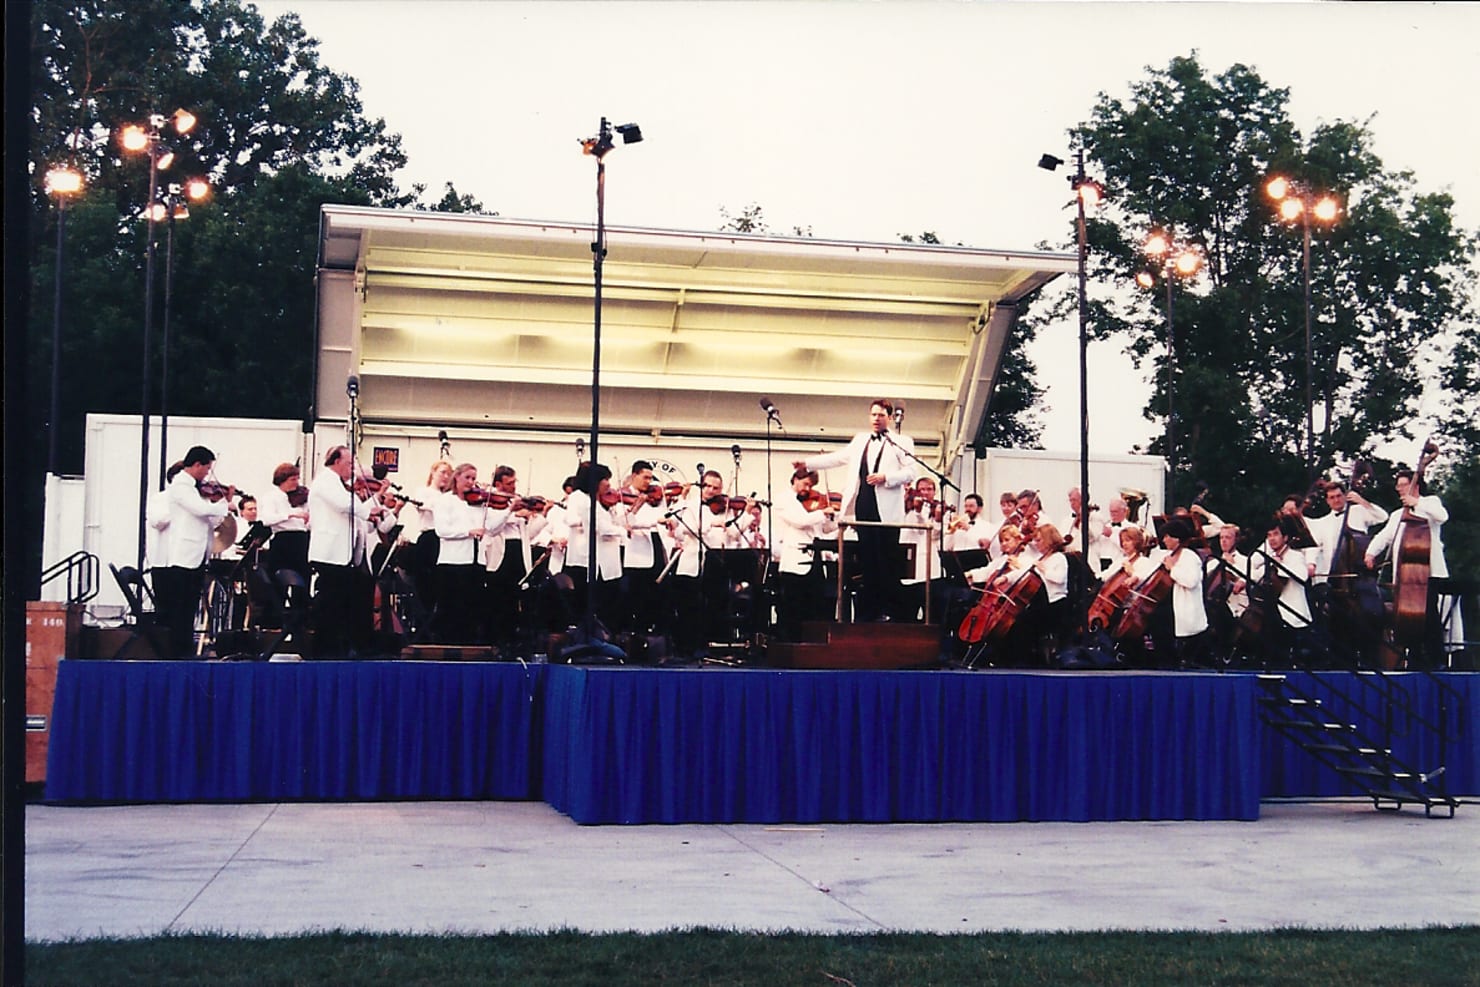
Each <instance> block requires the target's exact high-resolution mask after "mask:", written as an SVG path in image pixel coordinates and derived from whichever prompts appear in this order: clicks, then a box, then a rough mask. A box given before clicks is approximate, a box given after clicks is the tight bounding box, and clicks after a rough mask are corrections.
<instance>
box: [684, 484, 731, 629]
mask: <svg viewBox="0 0 1480 987" xmlns="http://www.w3.org/2000/svg"><path fill="white" fill-rule="evenodd" d="M729 529H730V525H729V498H728V497H726V496H725V481H724V477H722V476H720V475H719V473H718V472H716V471H715V470H705V471H704V474H703V475H702V476H701V477H700V488H699V489H698V490H697V491H695V490H690V491H689V493H688V496H687V497H686V498H685V500H684V505H683V510H682V511H681V512H680V513H679V514H678V515H677V516H676V517H675V519H674V528H673V531H674V537H675V538H676V539H677V541H678V548H677V551H679V552H680V553H681V554H680V555H679V559H678V562H677V564H676V567H675V569H674V571H673V593H674V609H675V623H674V646H675V647H676V648H677V649H678V653H679V655H680V656H681V657H685V658H687V657H703V653H704V651H705V649H706V645H707V643H708V642H710V641H717V640H720V639H722V638H723V637H725V632H726V630H727V627H726V617H727V615H728V613H729V609H730V583H729V573H727V572H726V571H725V566H724V562H723V558H722V557H721V556H714V555H711V553H712V552H716V551H723V550H724V549H725V548H726V547H728V545H729Z"/></svg>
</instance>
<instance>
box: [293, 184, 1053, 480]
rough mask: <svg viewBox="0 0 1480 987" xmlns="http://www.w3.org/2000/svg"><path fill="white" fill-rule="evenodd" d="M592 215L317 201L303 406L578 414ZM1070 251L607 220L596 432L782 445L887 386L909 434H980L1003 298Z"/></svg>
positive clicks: (832, 427)
mask: <svg viewBox="0 0 1480 987" xmlns="http://www.w3.org/2000/svg"><path fill="white" fill-rule="evenodd" d="M594 240H595V230H594V227H592V226H590V225H583V224H570V223H553V222H532V221H527V220H510V219H502V218H499V217H490V216H474V215H467V214H458V213H432V212H413V211H397V210H386V209H373V208H364V207H354V206H338V205H328V206H325V207H324V208H323V213H322V221H321V233H320V244H319V250H320V256H319V267H320V286H319V292H320V298H319V362H318V381H317V394H318V409H317V415H318V417H319V418H321V419H322V418H336V417H338V418H342V417H344V415H345V414H346V413H347V401H346V398H345V395H344V391H345V387H344V383H345V378H346V376H347V375H348V374H356V375H358V377H359V379H360V381H361V390H360V401H361V406H360V407H361V414H362V416H363V417H364V418H365V420H367V421H381V422H398V423H407V424H416V423H425V424H428V425H439V426H444V427H445V426H448V425H459V426H472V425H479V426H495V427H513V428H519V429H542V428H550V429H558V430H563V431H577V432H579V431H580V430H581V429H583V428H588V427H589V424H590V419H591V379H592V338H593V325H594V304H593V300H594V270H593V257H592V243H593V241H594ZM1074 269H1075V258H1074V255H1073V254H1062V253H1044V252H1035V251H1006V250H983V249H976V248H967V247H944V246H933V245H919V244H905V243H892V244H882V243H849V242H840V241H833V240H819V239H812V238H798V237H772V236H753V235H741V234H734V233H701V232H681V231H672V230H656V229H637V228H620V227H609V228H608V230H607V255H606V259H605V262H604V264H603V271H602V308H601V391H602V394H601V431H602V433H603V434H607V433H613V434H617V433H623V434H670V435H680V434H681V435H692V436H716V437H725V436H735V437H737V438H738V437H754V436H756V435H764V434H765V431H766V416H765V414H764V413H763V412H762V411H761V410H760V407H759V401H760V399H761V398H769V399H770V400H771V401H773V402H774V403H775V404H776V406H777V407H778V408H779V409H780V411H781V414H782V417H783V420H784V421H785V423H786V427H787V431H786V432H785V437H787V438H791V439H801V438H813V437H817V438H823V439H825V440H828V441H832V440H834V439H836V438H837V437H838V436H840V435H847V434H851V433H852V432H854V431H857V430H858V429H859V428H861V427H863V425H864V424H865V419H866V412H867V407H866V405H867V403H868V401H869V399H871V398H874V397H880V396H882V397H888V398H891V399H894V400H895V401H896V402H897V403H898V402H902V403H903V404H904V405H905V407H906V409H907V422H906V430H907V431H909V432H910V434H912V435H914V436H915V437H916V441H917V442H920V443H922V444H924V445H927V446H928V445H934V446H936V447H937V448H938V449H942V451H944V450H945V449H953V448H954V449H959V448H960V445H961V444H962V443H970V442H971V441H972V439H973V437H974V436H975V434H976V431H977V429H978V426H979V424H980V420H981V416H982V415H983V413H984V409H985V407H986V402H987V398H988V397H989V396H990V392H991V388H992V384H993V381H994V378H995V376H996V373H997V368H998V365H999V363H1000V360H1001V354H1002V349H1003V345H1004V343H1005V342H1006V339H1007V336H1008V333H1009V332H1010V331H1011V328H1012V323H1013V319H1014V312H1015V307H1016V304H1017V303H1018V302H1019V301H1020V300H1021V299H1023V298H1024V297H1025V296H1027V295H1028V294H1030V293H1031V292H1033V291H1035V290H1036V289H1037V288H1039V287H1040V286H1042V285H1043V284H1045V283H1047V282H1048V281H1050V280H1052V279H1053V278H1054V277H1056V276H1058V275H1059V274H1062V273H1068V272H1071V271H1073V270H1074Z"/></svg>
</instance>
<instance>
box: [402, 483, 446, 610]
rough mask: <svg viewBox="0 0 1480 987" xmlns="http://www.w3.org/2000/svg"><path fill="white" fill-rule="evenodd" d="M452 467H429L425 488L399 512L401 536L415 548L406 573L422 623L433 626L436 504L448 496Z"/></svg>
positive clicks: (438, 543) (437, 547) (438, 547)
mask: <svg viewBox="0 0 1480 987" xmlns="http://www.w3.org/2000/svg"><path fill="white" fill-rule="evenodd" d="M452 473H453V470H452V464H451V463H449V462H448V461H447V460H445V459H439V460H437V461H436V462H434V463H432V465H431V467H430V468H429V469H428V470H427V484H426V486H425V487H423V488H422V489H421V491H420V492H419V493H417V494H416V496H414V497H412V498H411V499H412V500H414V501H415V502H416V503H408V504H407V506H406V507H405V508H403V509H402V515H403V516H402V522H403V523H402V530H401V536H402V537H403V538H405V539H406V540H407V541H408V542H411V543H412V544H414V545H415V546H416V547H415V548H414V549H413V550H412V552H411V554H410V564H409V567H408V568H409V571H410V574H411V583H412V585H413V587H414V588H415V591H416V600H417V603H418V604H419V606H420V610H421V613H422V616H423V618H424V620H425V621H426V622H427V623H435V614H436V611H437V597H438V589H439V587H438V586H437V553H438V551H440V550H441V547H442V539H440V538H438V537H437V517H436V509H437V503H438V502H439V501H440V500H442V498H443V497H446V496H448V495H449V494H451V492H452Z"/></svg>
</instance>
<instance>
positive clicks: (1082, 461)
mask: <svg viewBox="0 0 1480 987" xmlns="http://www.w3.org/2000/svg"><path fill="white" fill-rule="evenodd" d="M1063 163H1064V161H1063V159H1062V158H1057V157H1054V156H1053V155H1052V154H1045V155H1043V156H1041V157H1040V158H1039V159H1038V167H1040V168H1043V169H1045V170H1047V171H1054V170H1055V169H1057V168H1058V167H1059V165H1061V164H1063ZM1069 185H1070V187H1071V188H1072V189H1073V190H1074V204H1075V210H1076V214H1075V232H1076V234H1077V242H1078V257H1079V288H1078V290H1079V503H1080V505H1081V507H1080V509H1081V510H1082V511H1084V512H1085V513H1086V517H1084V518H1083V519H1081V521H1080V530H1086V529H1087V528H1088V526H1089V525H1088V516H1087V514H1088V509H1089V508H1088V505H1089V504H1092V503H1094V501H1093V500H1091V498H1090V493H1089V292H1088V276H1087V273H1086V270H1085V268H1086V264H1087V261H1088V258H1089V239H1088V233H1087V230H1086V227H1085V214H1086V211H1087V210H1090V209H1093V208H1095V207H1096V206H1098V205H1099V204H1100V201H1101V200H1102V199H1103V198H1104V197H1105V187H1104V186H1103V185H1101V184H1100V183H1099V182H1097V181H1095V180H1093V179H1091V178H1089V177H1088V176H1086V175H1085V173H1084V149H1083V148H1080V149H1079V151H1078V153H1077V159H1076V167H1075V171H1074V174H1072V175H1070V176H1069ZM1084 589H1085V587H1080V588H1079V593H1078V599H1076V600H1075V601H1074V611H1075V613H1076V614H1077V615H1080V616H1082V615H1083V614H1084V612H1085V610H1086V608H1087V606H1088V603H1087V601H1086V599H1085V594H1084Z"/></svg>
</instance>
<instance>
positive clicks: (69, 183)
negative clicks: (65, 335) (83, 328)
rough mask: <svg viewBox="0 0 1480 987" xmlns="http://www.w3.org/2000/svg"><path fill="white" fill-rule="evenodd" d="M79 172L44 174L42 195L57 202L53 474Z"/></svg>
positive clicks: (49, 457) (62, 168)
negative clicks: (68, 249)
mask: <svg viewBox="0 0 1480 987" xmlns="http://www.w3.org/2000/svg"><path fill="white" fill-rule="evenodd" d="M82 188H83V177H82V172H80V171H78V170H77V169H76V168H73V167H72V166H71V165H58V166H57V167H55V168H52V169H51V170H50V171H48V172H47V173H46V193H47V194H48V195H50V196H51V197H52V198H54V199H56V202H57V259H56V294H55V297H54V298H53V300H52V308H51V406H50V409H49V411H48V414H47V418H46V471H47V472H48V473H51V474H55V473H56V472H57V432H58V431H60V429H58V428H57V418H58V409H59V407H60V399H61V379H62V378H61V373H62V283H63V282H62V262H63V259H64V255H65V251H64V249H63V248H64V246H65V243H66V229H67V202H68V201H69V200H70V199H71V198H72V197H73V196H76V195H80V194H81V193H82Z"/></svg>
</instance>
